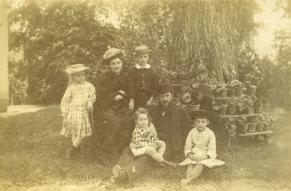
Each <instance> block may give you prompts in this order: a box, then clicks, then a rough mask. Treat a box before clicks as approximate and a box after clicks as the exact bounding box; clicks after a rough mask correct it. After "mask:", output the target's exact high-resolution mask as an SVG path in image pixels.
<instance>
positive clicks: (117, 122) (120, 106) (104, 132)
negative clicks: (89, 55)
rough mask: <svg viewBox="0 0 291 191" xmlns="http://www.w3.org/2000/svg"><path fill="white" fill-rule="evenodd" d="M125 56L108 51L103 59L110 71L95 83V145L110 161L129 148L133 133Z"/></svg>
mask: <svg viewBox="0 0 291 191" xmlns="http://www.w3.org/2000/svg"><path fill="white" fill-rule="evenodd" d="M123 56H124V51H123V50H120V49H117V48H110V49H109V50H107V51H106V52H105V53H104V55H103V59H104V64H106V65H107V66H108V71H107V72H106V73H104V74H102V75H99V76H97V81H96V92H97V99H96V104H95V117H94V118H95V124H96V125H95V126H96V127H95V142H96V143H97V146H98V147H99V149H101V150H103V151H104V154H110V156H108V157H109V158H111V159H116V157H118V156H119V154H120V152H121V150H122V149H123V147H124V146H125V145H128V143H129V140H130V135H131V131H132V130H131V128H130V127H131V125H130V119H131V112H130V110H129V109H128V102H129V97H128V93H127V86H126V84H127V82H126V73H125V72H124V71H123ZM108 157H107V158H108Z"/></svg>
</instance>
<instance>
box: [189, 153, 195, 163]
mask: <svg viewBox="0 0 291 191" xmlns="http://www.w3.org/2000/svg"><path fill="white" fill-rule="evenodd" d="M187 157H188V158H189V159H191V160H192V161H196V156H195V154H194V153H188V154H187Z"/></svg>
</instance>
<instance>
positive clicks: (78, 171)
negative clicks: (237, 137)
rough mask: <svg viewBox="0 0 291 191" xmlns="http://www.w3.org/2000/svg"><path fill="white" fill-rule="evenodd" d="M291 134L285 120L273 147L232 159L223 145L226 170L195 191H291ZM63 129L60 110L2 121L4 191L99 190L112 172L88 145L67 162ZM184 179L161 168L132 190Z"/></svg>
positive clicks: (239, 151)
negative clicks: (103, 179) (100, 161)
mask: <svg viewBox="0 0 291 191" xmlns="http://www.w3.org/2000/svg"><path fill="white" fill-rule="evenodd" d="M289 114H290V113H289ZM290 128H291V120H290V119H288V118H287V117H285V118H282V119H281V120H279V121H277V122H275V124H274V129H275V132H276V133H275V135H274V140H273V143H272V144H269V145H266V144H260V143H250V144H248V145H247V146H242V145H239V144H238V145H237V147H236V149H235V152H234V153H233V154H231V153H230V152H228V151H227V150H226V149H224V147H223V145H221V144H220V146H219V148H218V155H219V159H222V160H224V161H226V165H225V166H223V167H218V168H215V169H207V170H206V171H205V172H204V173H203V175H202V177H201V178H200V179H199V180H197V183H196V184H194V186H193V189H194V188H197V189H198V188H199V190H214V189H215V190H291V184H290V182H291V163H290V159H291V141H290V139H291V131H290ZM60 129H61V117H60V111H59V107H58V106H49V107H48V108H47V109H45V110H41V111H38V112H35V113H26V114H21V115H16V116H11V117H8V118H0V144H1V147H0V190H54V191H55V190H88V191H89V190H98V186H97V185H98V184H97V182H98V181H99V180H100V179H101V178H102V177H103V176H104V175H105V174H106V173H108V172H109V171H110V166H101V165H98V164H96V160H94V158H95V157H94V156H96V155H98V153H94V148H92V146H91V147H90V141H88V142H87V144H85V145H84V147H85V148H84V149H85V154H87V157H86V158H85V159H81V158H76V159H75V160H67V159H65V157H64V152H65V149H66V148H68V146H69V144H70V141H69V140H68V139H66V138H64V137H62V136H60V134H59V133H60ZM184 173H185V172H184V169H183V168H179V169H176V170H174V169H167V168H160V167H157V168H156V169H154V170H153V171H151V172H149V173H148V174H147V176H146V177H144V178H143V179H141V180H139V181H138V182H136V185H135V187H134V188H130V190H142V189H143V190H178V189H179V184H178V183H179V180H180V178H181V177H182V176H183V175H184ZM193 189H192V190H193ZM121 190H122V189H121Z"/></svg>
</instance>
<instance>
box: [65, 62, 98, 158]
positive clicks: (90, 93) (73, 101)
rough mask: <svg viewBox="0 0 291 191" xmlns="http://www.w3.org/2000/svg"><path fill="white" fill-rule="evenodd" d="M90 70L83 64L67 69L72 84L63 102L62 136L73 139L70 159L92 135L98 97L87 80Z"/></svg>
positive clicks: (69, 151)
mask: <svg viewBox="0 0 291 191" xmlns="http://www.w3.org/2000/svg"><path fill="white" fill-rule="evenodd" d="M88 69H89V68H88V67H85V66H84V65H82V64H75V65H71V66H70V67H68V68H67V69H66V72H67V73H68V74H69V75H70V77H71V79H72V83H71V84H70V85H69V86H68V88H67V90H66V92H65V94H64V96H63V99H62V102H61V114H62V117H63V127H62V131H61V134H62V135H64V136H66V137H71V138H72V147H71V148H69V149H68V150H67V153H66V157H67V158H69V159H70V158H71V156H72V154H73V153H74V152H75V151H77V150H78V149H79V145H80V144H81V142H82V140H83V139H84V138H85V137H87V136H91V134H92V128H91V125H92V112H93V103H94V102H95V99H96V96H95V88H94V86H93V85H92V84H91V83H89V82H87V81H86V78H85V70H88ZM90 120H91V121H90Z"/></svg>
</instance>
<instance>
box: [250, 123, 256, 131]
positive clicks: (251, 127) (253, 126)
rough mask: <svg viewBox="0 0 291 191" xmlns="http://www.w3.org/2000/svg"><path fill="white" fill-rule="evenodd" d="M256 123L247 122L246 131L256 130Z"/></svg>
mask: <svg viewBox="0 0 291 191" xmlns="http://www.w3.org/2000/svg"><path fill="white" fill-rule="evenodd" d="M256 127H257V123H249V124H248V132H249V133H254V132H256Z"/></svg>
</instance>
